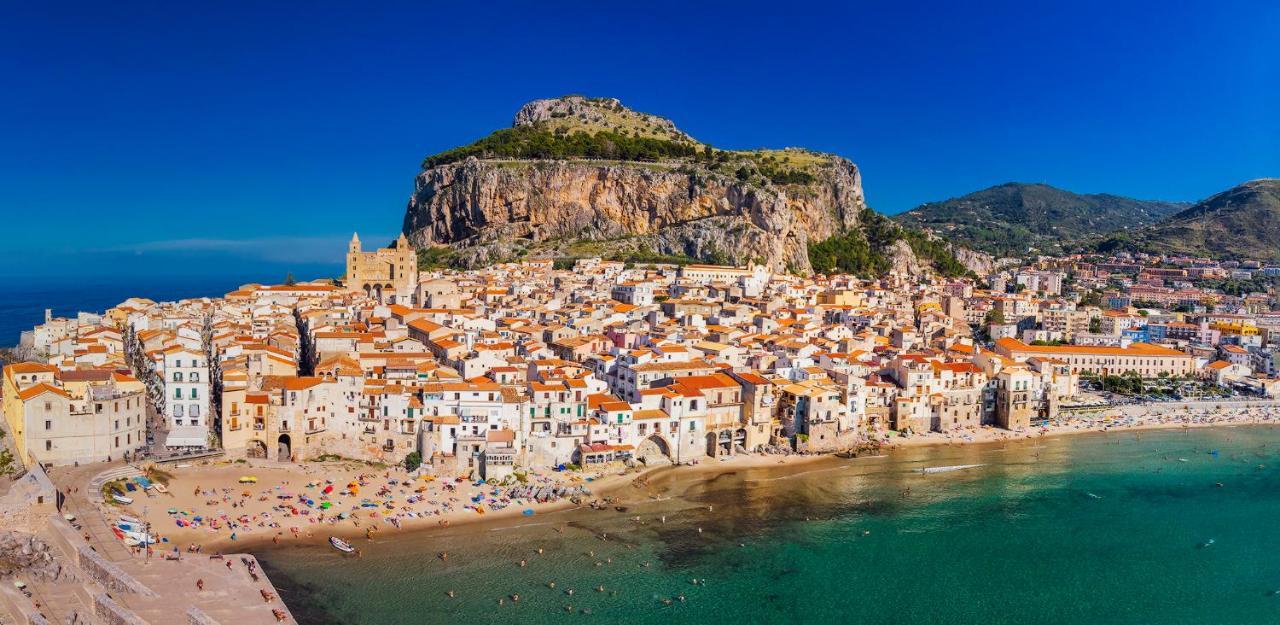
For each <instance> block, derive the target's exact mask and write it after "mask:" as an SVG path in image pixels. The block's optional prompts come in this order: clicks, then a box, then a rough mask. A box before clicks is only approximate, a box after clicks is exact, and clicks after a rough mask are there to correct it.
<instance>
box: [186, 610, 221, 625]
mask: <svg viewBox="0 0 1280 625" xmlns="http://www.w3.org/2000/svg"><path fill="white" fill-rule="evenodd" d="M187 623H188V625H218V621H215V620H213V617H212V616H209V615H208V614H205V613H204V610H201V609H200V608H196V607H192V608H191V609H190V610H187Z"/></svg>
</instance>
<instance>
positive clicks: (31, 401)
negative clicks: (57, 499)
mask: <svg viewBox="0 0 1280 625" xmlns="http://www.w3.org/2000/svg"><path fill="white" fill-rule="evenodd" d="M3 377H4V380H3V386H4V418H5V423H6V425H7V426H8V430H9V433H10V435H11V436H12V437H13V448H14V451H15V453H16V455H17V456H18V457H19V459H21V460H22V463H23V465H25V466H31V464H32V463H34V462H39V463H41V464H44V465H68V464H74V463H78V462H81V463H83V462H110V461H111V460H117V459H120V458H126V459H127V457H128V456H129V455H131V454H134V453H137V452H139V451H141V450H142V449H143V448H144V447H145V446H146V401H145V398H146V391H145V388H144V386H143V384H142V383H141V382H139V381H138V380H137V379H136V378H134V377H133V376H131V375H128V374H125V373H120V372H117V371H111V370H106V369H86V370H73V371H59V370H58V369H56V368H54V367H51V366H48V365H43V364H39V363H29V362H27V363H17V364H13V365H9V366H8V367H5V368H4V374H3Z"/></svg>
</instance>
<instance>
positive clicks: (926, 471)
mask: <svg viewBox="0 0 1280 625" xmlns="http://www.w3.org/2000/svg"><path fill="white" fill-rule="evenodd" d="M980 466H982V465H980V464H953V465H951V466H947V467H925V468H923V469H920V472H921V473H924V474H926V475H927V474H932V473H950V472H952V471H963V470H965V469H973V468H975V467H980Z"/></svg>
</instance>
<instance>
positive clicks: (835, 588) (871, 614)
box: [258, 426, 1280, 625]
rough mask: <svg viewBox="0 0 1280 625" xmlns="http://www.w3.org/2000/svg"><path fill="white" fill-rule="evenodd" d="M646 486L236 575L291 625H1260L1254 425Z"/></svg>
mask: <svg viewBox="0 0 1280 625" xmlns="http://www.w3.org/2000/svg"><path fill="white" fill-rule="evenodd" d="M965 465H977V466H969V467H968V468H963V469H956V470H951V471H946V470H943V471H938V472H923V471H922V469H925V468H933V469H937V468H942V467H958V466H965ZM652 487H653V490H652V491H643V492H641V491H635V493H636V494H634V495H631V496H625V497H626V498H627V499H634V500H633V501H626V500H624V503H623V504H622V505H624V506H625V507H626V510H625V511H618V510H615V509H610V510H605V511H598V510H592V509H589V508H587V509H578V510H571V511H565V512H558V513H547V514H537V515H534V516H529V517H518V518H513V519H507V520H502V521H494V522H490V523H487V524H478V525H473V526H470V527H467V526H454V527H450V528H443V529H434V530H426V531H418V532H405V533H402V534H400V533H395V532H392V531H386V532H383V533H382V534H381V535H379V536H377V537H376V538H375V539H374V540H372V541H365V540H359V541H357V546H358V547H359V548H360V549H361V550H362V551H363V555H362V557H359V558H356V557H352V556H344V555H341V554H339V553H337V552H336V551H334V550H333V549H331V548H328V547H327V546H321V545H309V546H299V545H293V546H283V547H270V548H267V549H265V550H263V551H261V552H259V553H258V555H259V557H260V558H261V560H262V561H263V566H264V568H265V569H266V571H267V572H268V573H269V574H270V576H271V579H272V581H273V582H275V583H276V584H277V585H278V586H279V588H280V591H281V596H282V597H283V598H284V599H285V601H286V603H287V604H288V605H289V607H290V609H291V610H292V611H293V613H294V615H295V616H296V617H297V618H298V620H299V621H300V622H301V623H303V624H304V625H320V624H330V623H342V624H348V625H360V624H367V625H399V624H406V625H407V624H410V623H413V624H419V623H529V624H556V623H593V622H594V623H628V624H636V625H644V624H655V625H656V624H671V623H700V624H732V625H744V624H748V623H831V624H849V623H888V624H895V625H915V624H919V625H926V624H929V625H936V624H950V623H955V624H962V623H963V624H983V625H996V624H1009V625H1028V624H1041V623H1043V624H1068V623H1070V624H1077V623H1078V624H1085V623H1087V624H1126V625H1129V624H1132V625H1153V624H1155V625H1179V624H1186V625H1193V624H1194V625H1202V624H1208V623H1212V624H1219V625H1221V624H1235V623H1240V624H1244V623H1249V624H1264V623H1280V594H1277V592H1278V591H1280V532H1278V531H1277V529H1276V527H1277V521H1278V520H1280V428H1277V427H1271V426H1240V427H1221V428H1207V429H1191V430H1188V431H1183V430H1159V431H1146V432H1142V433H1134V432H1125V433H1121V432H1115V433H1101V434H1082V435H1073V436H1062V437H1052V438H1047V439H1043V440H1032V441H1026V442H1010V443H1000V444H985V445H971V446H956V447H932V448H913V449H904V450H896V451H892V452H890V453H889V454H887V455H885V456H883V457H862V458H853V459H838V458H830V459H825V460H819V461H814V462H810V463H800V464H796V465H789V466H777V465H772V466H764V467H760V468H751V469H732V468H728V467H725V468H723V469H719V468H716V467H712V468H709V469H707V470H704V471H702V472H696V473H695V472H692V471H689V470H686V469H674V470H666V471H665V472H660V473H657V474H655V475H654V476H653V478H652ZM654 497H656V498H654ZM637 518H638V519H639V520H636V519H637ZM539 549H542V553H541V554H539V553H538V550H539ZM441 552H448V558H447V559H441V558H440V557H439V554H440V553H441ZM521 560H524V561H525V562H526V566H520V564H519V562H520V561H521ZM552 583H554V584H555V587H554V588H552V587H551V584H552ZM569 590H572V591H573V594H572V595H570V594H568V591H569ZM450 591H452V592H453V593H454V596H453V597H450V596H449V592H450ZM517 594H518V595H519V601H515V600H514V595H517Z"/></svg>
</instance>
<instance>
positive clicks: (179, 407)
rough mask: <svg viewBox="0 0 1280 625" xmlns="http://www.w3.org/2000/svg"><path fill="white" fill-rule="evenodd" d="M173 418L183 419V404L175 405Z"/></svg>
mask: <svg viewBox="0 0 1280 625" xmlns="http://www.w3.org/2000/svg"><path fill="white" fill-rule="evenodd" d="M173 416H175V417H181V416H182V404H175V405H174V407H173Z"/></svg>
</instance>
